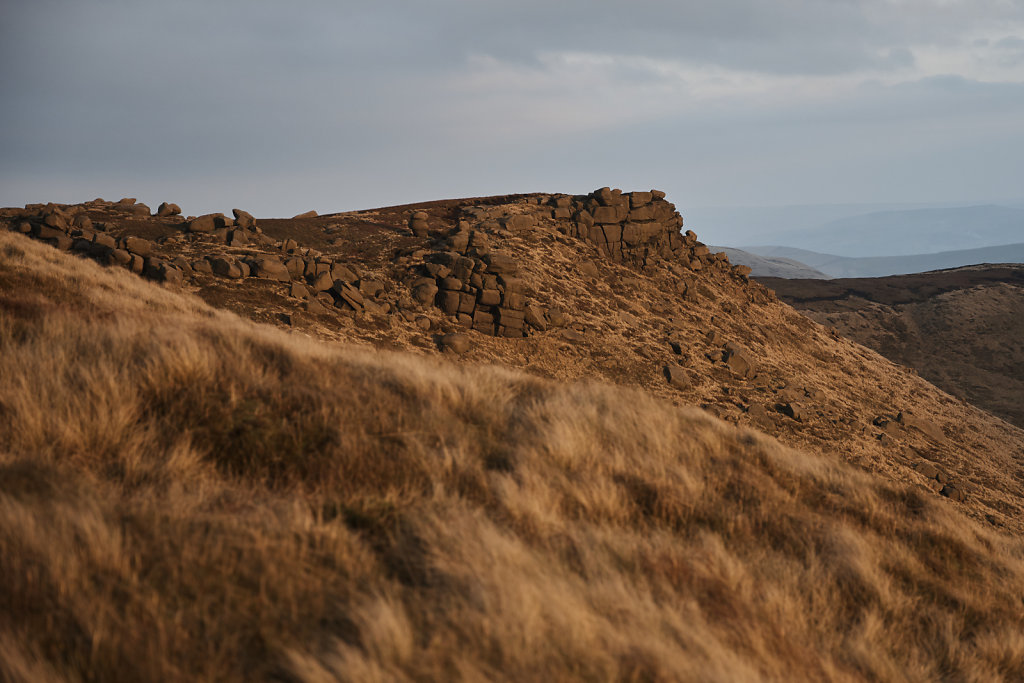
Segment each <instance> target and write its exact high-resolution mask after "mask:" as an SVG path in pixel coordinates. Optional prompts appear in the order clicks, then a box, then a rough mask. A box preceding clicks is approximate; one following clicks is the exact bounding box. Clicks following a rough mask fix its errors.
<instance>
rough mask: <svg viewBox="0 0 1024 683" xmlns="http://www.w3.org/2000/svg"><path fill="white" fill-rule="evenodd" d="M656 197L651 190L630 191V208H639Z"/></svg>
mask: <svg viewBox="0 0 1024 683" xmlns="http://www.w3.org/2000/svg"><path fill="white" fill-rule="evenodd" d="M652 199H654V195H653V194H652V193H650V192H630V193H629V206H630V208H633V209H637V208H640V207H641V206H647V205H648V204H650V203H651V200H652Z"/></svg>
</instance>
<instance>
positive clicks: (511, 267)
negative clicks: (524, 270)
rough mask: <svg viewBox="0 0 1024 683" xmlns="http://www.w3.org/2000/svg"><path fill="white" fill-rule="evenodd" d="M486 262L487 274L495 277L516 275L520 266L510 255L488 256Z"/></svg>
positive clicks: (494, 254)
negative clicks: (492, 274)
mask: <svg viewBox="0 0 1024 683" xmlns="http://www.w3.org/2000/svg"><path fill="white" fill-rule="evenodd" d="M484 261H485V262H486V263H487V272H488V273H494V274H495V275H514V274H515V273H516V271H518V270H519V264H518V263H516V260H515V259H514V258H512V257H511V256H509V255H508V254H502V253H498V252H495V253H492V254H488V255H487V257H486V258H485V259H484Z"/></svg>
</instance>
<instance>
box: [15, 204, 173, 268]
mask: <svg viewBox="0 0 1024 683" xmlns="http://www.w3.org/2000/svg"><path fill="white" fill-rule="evenodd" d="M130 201H131V203H127V202H128V200H121V202H118V203H117V204H113V203H111V202H104V201H103V200H101V199H97V200H94V201H93V202H89V203H87V204H78V205H58V204H52V203H51V204H45V205H42V204H38V205H37V204H30V205H28V206H26V207H25V210H24V211H23V212H21V216H20V220H18V221H17V222H15V224H14V225H13V228H14V229H15V230H17V231H18V232H22V233H25V234H28V235H31V236H33V237H35V238H37V239H40V240H42V241H44V242H48V243H49V244H52V245H53V246H55V247H57V248H58V249H60V250H62V251H75V252H78V253H80V254H83V255H85V256H89V257H91V258H93V259H95V260H97V261H99V262H100V263H103V264H105V265H116V266H121V267H123V268H127V269H128V270H131V271H132V272H133V273H137V274H140V275H146V276H148V277H152V278H154V279H157V280H160V281H165V280H166V281H171V282H176V283H179V284H180V283H181V280H182V277H181V273H180V271H179V269H178V268H177V267H176V266H174V265H172V264H169V263H168V262H166V261H165V260H164V259H161V258H159V257H158V256H157V255H156V254H154V245H153V242H151V241H149V240H147V239H143V238H141V237H133V236H125V237H115V236H113V235H110V234H107V232H106V228H107V226H106V224H104V223H100V222H94V221H93V220H92V219H91V218H89V216H88V215H86V210H87V208H92V207H99V206H102V207H104V208H108V209H111V210H113V211H118V212H119V211H120V209H121V208H123V207H127V206H143V207H144V206H145V205H144V204H135V203H134V201H135V200H134V199H133V200H130ZM145 212H146V214H147V215H148V214H149V209H148V208H146V209H145Z"/></svg>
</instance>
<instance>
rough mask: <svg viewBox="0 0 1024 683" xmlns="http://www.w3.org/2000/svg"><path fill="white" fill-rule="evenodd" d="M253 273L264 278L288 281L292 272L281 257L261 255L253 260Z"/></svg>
mask: <svg viewBox="0 0 1024 683" xmlns="http://www.w3.org/2000/svg"><path fill="white" fill-rule="evenodd" d="M252 269H253V275H254V276H255V277H258V278H260V279H262V280H277V281H278V282H288V281H289V280H291V274H290V273H289V272H288V268H287V267H286V266H285V265H284V264H283V263H281V259H278V258H275V257H273V256H261V257H259V258H257V259H255V260H253V262H252Z"/></svg>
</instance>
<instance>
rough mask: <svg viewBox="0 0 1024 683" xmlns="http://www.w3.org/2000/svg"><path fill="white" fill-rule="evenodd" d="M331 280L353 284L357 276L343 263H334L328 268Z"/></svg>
mask: <svg viewBox="0 0 1024 683" xmlns="http://www.w3.org/2000/svg"><path fill="white" fill-rule="evenodd" d="M330 273H331V278H332V279H334V280H341V281H342V282H355V281H356V280H358V279H359V276H358V275H357V274H356V273H355V272H353V271H352V270H351V269H350V268H348V267H346V266H345V265H344V264H343V263H334V264H332V265H331V267H330Z"/></svg>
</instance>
